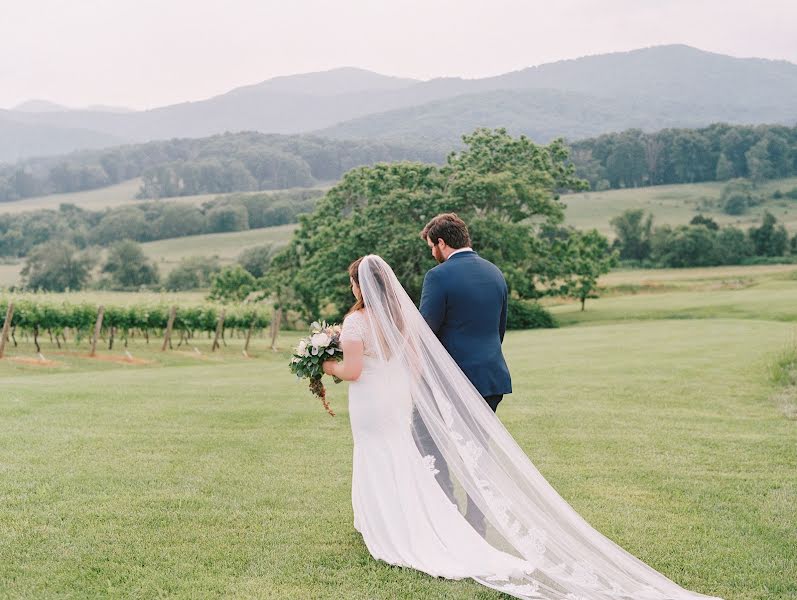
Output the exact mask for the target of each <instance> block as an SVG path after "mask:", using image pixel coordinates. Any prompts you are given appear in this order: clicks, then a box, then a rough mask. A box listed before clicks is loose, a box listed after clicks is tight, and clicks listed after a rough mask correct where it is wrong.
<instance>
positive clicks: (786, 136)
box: [571, 123, 797, 190]
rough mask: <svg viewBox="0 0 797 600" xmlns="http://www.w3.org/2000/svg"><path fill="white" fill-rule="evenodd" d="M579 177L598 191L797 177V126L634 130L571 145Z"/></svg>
mask: <svg viewBox="0 0 797 600" xmlns="http://www.w3.org/2000/svg"><path fill="white" fill-rule="evenodd" d="M571 148H572V153H571V159H572V161H573V163H574V164H575V165H576V174H577V175H578V176H580V177H582V178H584V179H586V180H587V181H589V183H590V187H591V188H592V189H593V190H603V189H610V188H632V187H641V186H649V185H662V184H673V183H696V182H702V181H728V180H731V179H735V178H745V179H750V180H752V181H753V182H754V183H759V182H761V181H764V180H768V179H778V178H782V177H791V176H794V175H797V126H795V127H785V126H781V125H758V126H748V125H727V124H722V123H718V124H714V125H710V126H709V127H704V128H701V129H663V130H661V131H657V132H654V133H646V132H644V131H642V130H641V129H629V130H627V131H623V132H620V133H609V134H605V135H601V136H598V137H596V138H591V139H586V140H581V141H577V142H573V143H572V144H571Z"/></svg>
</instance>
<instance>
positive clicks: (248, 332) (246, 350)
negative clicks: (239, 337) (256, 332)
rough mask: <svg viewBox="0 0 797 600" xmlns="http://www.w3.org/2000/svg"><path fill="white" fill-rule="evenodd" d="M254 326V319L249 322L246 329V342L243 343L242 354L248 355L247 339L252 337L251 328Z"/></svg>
mask: <svg viewBox="0 0 797 600" xmlns="http://www.w3.org/2000/svg"><path fill="white" fill-rule="evenodd" d="M254 328H255V321H254V319H253V320H252V322H251V323H249V329H248V330H247V331H246V343H245V344H244V356H249V339H250V338H251V337H252V330H253V329H254Z"/></svg>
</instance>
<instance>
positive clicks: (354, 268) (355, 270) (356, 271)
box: [346, 256, 365, 316]
mask: <svg viewBox="0 0 797 600" xmlns="http://www.w3.org/2000/svg"><path fill="white" fill-rule="evenodd" d="M363 258H365V257H364V256H361V257H360V258H358V259H357V260H355V261H354V262H353V263H351V264H350V265H349V277H351V280H352V281H353V282H354V283H356V284H357V293H356V294H355V296H354V297H355V298H356V302H355V303H354V304H352V306H351V308H350V309H349V312H347V313H346V315H347V316H348V315H350V314H351V313H354V312H357V311H358V310H361V309H363V308H365V301H364V300H363V292H362V290H361V289H360V263H361V262H362V261H363Z"/></svg>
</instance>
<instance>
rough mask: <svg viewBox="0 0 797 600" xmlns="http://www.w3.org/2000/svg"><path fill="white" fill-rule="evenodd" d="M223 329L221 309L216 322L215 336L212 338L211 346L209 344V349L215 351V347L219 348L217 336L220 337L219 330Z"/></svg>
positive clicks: (222, 311)
mask: <svg viewBox="0 0 797 600" xmlns="http://www.w3.org/2000/svg"><path fill="white" fill-rule="evenodd" d="M222 331H224V309H223V308H222V309H221V314H220V315H219V322H218V323H216V337H214V338H213V346H211V348H210V351H211V352H215V351H216V348H219V347H220V346H219V337H221V332H222Z"/></svg>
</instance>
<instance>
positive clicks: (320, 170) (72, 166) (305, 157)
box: [0, 132, 448, 202]
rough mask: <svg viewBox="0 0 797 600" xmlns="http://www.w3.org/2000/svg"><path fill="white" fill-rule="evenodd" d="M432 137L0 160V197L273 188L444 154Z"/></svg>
mask: <svg viewBox="0 0 797 600" xmlns="http://www.w3.org/2000/svg"><path fill="white" fill-rule="evenodd" d="M447 151H448V148H446V147H443V146H440V145H437V144H432V143H422V142H413V143H401V142H395V143H394V142H380V141H371V140H333V139H325V138H320V137H316V136H310V135H293V136H287V135H276V134H263V133H256V132H242V133H226V134H223V135H214V136H211V137H206V138H197V139H189V138H186V139H173V140H166V141H155V142H148V143H145V144H134V145H126V146H118V147H114V148H109V149H106V150H90V151H80V152H74V153H71V154H67V155H64V156H56V157H46V158H35V159H28V160H25V161H23V162H20V163H17V164H2V163H0V202H4V201H12V200H19V199H22V198H29V197H32V196H41V195H46V194H58V193H65V192H78V191H84V190H92V189H98V188H103V187H106V186H109V185H113V184H115V183H119V182H122V181H126V180H129V179H133V178H136V177H141V178H142V180H143V183H142V185H141V189H140V192H139V196H140V197H141V198H164V197H172V196H187V195H195V194H217V193H218V194H220V193H226V192H241V191H257V190H277V189H287V188H293V187H308V186H312V185H315V184H317V183H319V182H328V181H335V180H337V179H339V178H340V177H341V176H342V175H343V173H345V172H346V171H348V170H349V169H352V168H353V167H356V166H360V165H367V164H373V163H375V162H381V161H399V160H424V161H431V162H440V161H442V160H444V158H445V155H446V152H447Z"/></svg>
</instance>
